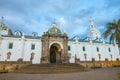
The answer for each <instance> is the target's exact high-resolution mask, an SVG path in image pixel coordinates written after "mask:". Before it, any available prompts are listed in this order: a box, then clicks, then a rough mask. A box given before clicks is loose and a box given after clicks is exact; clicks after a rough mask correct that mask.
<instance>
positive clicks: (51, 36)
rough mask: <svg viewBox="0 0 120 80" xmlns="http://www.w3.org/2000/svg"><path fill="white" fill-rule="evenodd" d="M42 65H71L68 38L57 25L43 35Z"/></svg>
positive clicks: (53, 25)
mask: <svg viewBox="0 0 120 80" xmlns="http://www.w3.org/2000/svg"><path fill="white" fill-rule="evenodd" d="M41 40H42V55H41V63H69V56H68V50H67V49H68V37H67V34H66V33H62V32H61V31H60V30H59V29H58V28H57V25H56V24H55V23H53V24H52V27H51V28H50V29H49V30H48V31H47V32H44V34H43V35H42V39H41Z"/></svg>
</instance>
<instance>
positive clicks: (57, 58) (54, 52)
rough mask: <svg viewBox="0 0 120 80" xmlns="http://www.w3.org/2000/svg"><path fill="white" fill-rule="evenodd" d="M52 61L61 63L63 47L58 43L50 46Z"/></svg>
mask: <svg viewBox="0 0 120 80" xmlns="http://www.w3.org/2000/svg"><path fill="white" fill-rule="evenodd" d="M50 63H61V47H60V45H59V44H57V43H54V44H52V45H51V47H50Z"/></svg>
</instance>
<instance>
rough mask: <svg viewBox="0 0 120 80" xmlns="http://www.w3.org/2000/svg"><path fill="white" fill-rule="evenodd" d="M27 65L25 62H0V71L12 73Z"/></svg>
mask: <svg viewBox="0 0 120 80" xmlns="http://www.w3.org/2000/svg"><path fill="white" fill-rule="evenodd" d="M29 64H31V63H30V62H27V61H26V62H15V61H0V70H8V72H12V71H14V70H17V69H20V68H21V67H24V66H26V65H29Z"/></svg>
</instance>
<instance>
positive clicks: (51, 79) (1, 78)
mask: <svg viewBox="0 0 120 80" xmlns="http://www.w3.org/2000/svg"><path fill="white" fill-rule="evenodd" d="M118 73H120V67H117V68H102V69H92V70H90V71H88V72H76V73H65V74H15V73H6V74H0V80H117V77H118V76H117V74H118Z"/></svg>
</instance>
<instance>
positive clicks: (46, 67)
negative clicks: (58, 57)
mask: <svg viewBox="0 0 120 80" xmlns="http://www.w3.org/2000/svg"><path fill="white" fill-rule="evenodd" d="M80 71H85V68H84V67H83V66H81V65H78V64H31V65H27V66H25V67H23V68H21V69H19V70H15V71H14V72H15V73H30V74H49V73H69V72H80Z"/></svg>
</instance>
